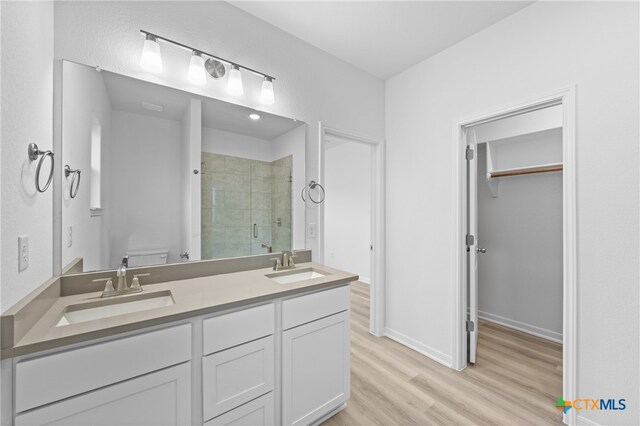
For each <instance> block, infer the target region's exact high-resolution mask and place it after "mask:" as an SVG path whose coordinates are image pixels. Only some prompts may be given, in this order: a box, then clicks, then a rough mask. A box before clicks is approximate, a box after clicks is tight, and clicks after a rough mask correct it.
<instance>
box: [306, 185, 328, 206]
mask: <svg viewBox="0 0 640 426" xmlns="http://www.w3.org/2000/svg"><path fill="white" fill-rule="evenodd" d="M316 187H319V188H320V189H321V190H322V199H320V200H317V201H316V200H314V199H313V197H312V196H311V190H312V189H316ZM305 193H306V194H307V196H308V197H309V200H311V202H313V203H315V204H320V203H322V202H323V201H324V197H325V192H324V187H323V186H322V185H320V184H319V183H318V182H316V181H315V180H312V181H310V182H309V185H307V186H305V187H304V188H302V193H301V194H300V196H301V197H302V201H304V202H305V203H306V202H307V199H306V198H305Z"/></svg>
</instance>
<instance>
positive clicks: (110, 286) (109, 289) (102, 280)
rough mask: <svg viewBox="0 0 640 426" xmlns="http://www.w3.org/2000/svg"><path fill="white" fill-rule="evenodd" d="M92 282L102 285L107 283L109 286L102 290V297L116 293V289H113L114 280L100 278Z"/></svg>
mask: <svg viewBox="0 0 640 426" xmlns="http://www.w3.org/2000/svg"><path fill="white" fill-rule="evenodd" d="M91 281H92V282H94V283H100V282H105V281H106V283H107V284H106V285H105V286H104V290H102V297H104V295H105V294H106V293H109V292H112V291H116V289H115V288H113V280H112V279H111V278H99V279H97V280H91Z"/></svg>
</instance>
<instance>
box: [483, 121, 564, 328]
mask: <svg viewBox="0 0 640 426" xmlns="http://www.w3.org/2000/svg"><path fill="white" fill-rule="evenodd" d="M513 139H516V138H513ZM534 144H535V145H537V146H539V147H540V148H541V149H542V150H547V151H549V150H550V151H555V152H550V153H549V154H550V155H552V156H555V155H556V152H557V150H555V149H554V148H553V145H554V144H555V145H556V147H561V145H562V139H561V134H560V130H557V131H550V132H543V133H540V134H538V135H536V137H528V138H526V140H522V138H521V139H520V140H519V141H518V142H516V143H514V144H512V145H511V146H510V148H516V147H518V145H520V146H519V148H520V149H509V150H508V151H507V150H506V149H505V150H503V151H498V161H499V162H500V163H501V164H505V166H506V167H509V165H510V164H512V163H515V162H516V158H515V157H517V156H518V151H520V153H525V152H530V150H531V147H533V146H535V145H534ZM527 145H528V146H527ZM498 149H499V148H498ZM542 154H544V153H542ZM511 156H513V158H509V157H511ZM507 164H509V165H507ZM498 166H499V168H502V167H505V166H502V165H500V164H499V165H498ZM485 174H486V145H485V144H481V145H479V147H478V246H479V247H484V248H486V249H487V253H486V254H481V255H480V256H479V260H478V309H479V311H480V316H482V317H485V318H488V319H493V320H497V321H499V322H503V323H505V324H508V325H511V326H515V327H519V328H522V329H525V330H528V331H530V332H534V333H537V334H541V335H544V336H546V337H549V338H554V339H558V340H561V339H562V173H557V172H556V173H543V174H537V175H527V176H514V177H505V178H500V182H499V184H498V197H497V198H492V197H491V193H490V191H489V187H488V186H487V184H486V178H485Z"/></svg>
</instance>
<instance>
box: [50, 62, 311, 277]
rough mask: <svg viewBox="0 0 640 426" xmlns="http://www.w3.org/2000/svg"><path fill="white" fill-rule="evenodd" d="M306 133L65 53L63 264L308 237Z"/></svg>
mask: <svg viewBox="0 0 640 426" xmlns="http://www.w3.org/2000/svg"><path fill="white" fill-rule="evenodd" d="M305 133H306V125H305V123H303V122H300V121H296V120H294V119H291V118H286V117H281V116H277V115H273V114H268V113H265V112H260V111H255V110H252V109H250V108H246V107H243V106H239V105H234V104H230V103H227V102H223V101H220V100H216V99H211V98H206V97H203V96H199V95H195V94H192V93H188V92H185V91H181V90H177V89H173V88H170V87H166V86H161V85H158V84H154V83H149V82H145V81H141V80H137V79H134V78H130V77H126V76H123V75H119V74H115V73H112V72H108V71H104V70H102V71H100V70H97V69H95V68H93V67H89V66H86V65H80V64H76V63H73V62H68V61H63V65H62V168H63V170H62V173H63V178H62V182H63V191H62V197H63V199H62V203H61V204H62V212H61V218H62V220H61V223H62V225H61V226H62V229H61V232H60V235H61V241H60V246H61V254H62V265H61V268H62V272H63V273H78V272H87V271H95V270H103V269H114V268H117V267H118V266H119V265H120V263H121V261H122V258H123V257H124V256H128V258H129V266H131V267H134V266H147V265H154V264H163V263H176V262H184V261H189V260H191V261H193V260H206V259H219V258H226V257H239V256H249V255H254V254H263V253H268V252H270V251H273V252H277V251H282V250H292V249H302V248H304V228H305V225H304V220H305V219H304V213H305V212H304V208H305V206H304V203H303V202H302V200H300V199H299V197H294V196H293V194H294V193H297V190H299V189H300V188H302V187H303V186H304V178H305V171H304V167H305ZM66 166H68V167H66ZM64 169H66V171H65V170H64Z"/></svg>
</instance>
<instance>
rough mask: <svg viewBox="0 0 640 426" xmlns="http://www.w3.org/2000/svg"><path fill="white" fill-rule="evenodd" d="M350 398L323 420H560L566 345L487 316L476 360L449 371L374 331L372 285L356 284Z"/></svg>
mask: <svg viewBox="0 0 640 426" xmlns="http://www.w3.org/2000/svg"><path fill="white" fill-rule="evenodd" d="M351 306H352V311H351V333H352V334H351V398H350V399H349V401H348V402H347V408H346V409H345V410H343V411H341V412H340V413H338V414H337V415H336V416H334V417H332V418H330V419H329V420H327V421H326V422H325V423H324V425H327V426H333V425H396V424H402V425H432V424H433V425H444V424H465V425H466V424H479V425H516V424H518V425H548V424H556V425H560V424H562V415H561V412H560V411H559V410H558V409H556V408H555V407H554V405H555V401H556V399H557V398H558V397H559V396H561V395H562V345H560V344H556V343H553V342H549V341H547V340H544V339H540V338H537V337H534V336H531V335H528V334H526V333H521V332H518V331H514V330H511V329H509V328H505V327H502V326H499V325H496V324H492V323H489V322H486V321H482V322H481V323H480V338H479V347H478V360H477V363H476V364H475V365H470V366H469V367H467V368H466V369H465V370H463V371H454V370H452V369H449V368H447V367H445V366H443V365H441V364H439V363H437V362H435V361H433V360H431V359H429V358H427V357H425V356H423V355H420V354H419V353H417V352H415V351H413V350H411V349H408V348H406V347H404V346H402V345H400V344H399V343H397V342H394V341H392V340H390V339H388V338H386V337H382V338H378V337H374V336H372V335H371V334H369V287H368V286H367V285H366V284H363V283H355V284H353V285H352V287H351Z"/></svg>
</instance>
